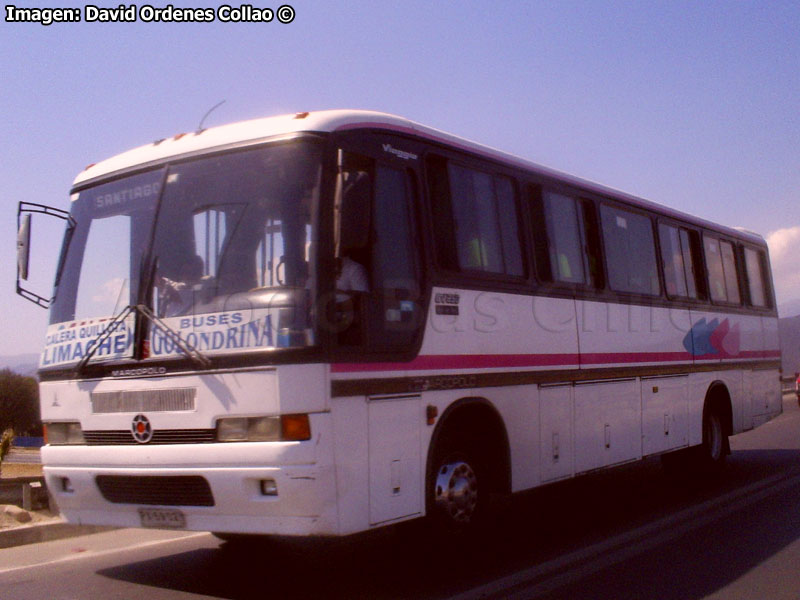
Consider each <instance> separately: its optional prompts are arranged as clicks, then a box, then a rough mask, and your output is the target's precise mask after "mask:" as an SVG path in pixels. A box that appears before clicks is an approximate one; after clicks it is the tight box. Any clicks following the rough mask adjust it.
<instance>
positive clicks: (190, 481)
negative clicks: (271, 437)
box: [43, 443, 338, 535]
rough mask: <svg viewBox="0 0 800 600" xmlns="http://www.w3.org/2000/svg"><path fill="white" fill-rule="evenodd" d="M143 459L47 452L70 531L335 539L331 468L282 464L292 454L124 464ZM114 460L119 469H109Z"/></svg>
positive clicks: (236, 449)
mask: <svg viewBox="0 0 800 600" xmlns="http://www.w3.org/2000/svg"><path fill="white" fill-rule="evenodd" d="M245 446H249V448H245ZM278 446H279V445H278ZM137 450H138V451H141V449H140V448H130V449H122V448H114V451H113V452H109V449H108V448H103V447H85V446H83V447H59V448H47V451H46V452H45V453H43V458H44V462H45V467H44V475H45V479H46V481H47V486H48V489H49V491H50V493H51V494H52V496H53V498H54V499H55V501H56V503H57V504H58V507H59V509H60V510H61V512H62V514H63V515H64V517H65V518H66V519H67V521H69V522H73V523H79V524H92V525H111V526H117V527H167V528H180V529H187V530H194V531H214V532H227V533H252V534H275V535H336V534H337V533H338V531H337V518H336V483H335V470H334V468H333V466H332V465H322V464H319V463H315V464H302V463H300V464H285V463H286V462H287V460H288V462H291V456H292V452H291V448H288V449H287V448H276V445H275V444H257V443H253V444H206V445H193V446H186V447H185V448H184V449H180V448H176V447H172V448H168V447H164V446H162V447H152V448H148V450H147V461H146V463H145V464H143V463H142V462H140V461H141V459H142V458H143V456H142V455H141V454H140V456H139V457H138V458H139V459H140V460H139V461H133V462H126V461H128V460H131V459H132V458H133V457H132V456H129V457H126V456H124V455H125V454H128V453H129V452H130V453H133V452H136V451H137ZM182 450H183V451H182ZM120 451H122V452H121V453H120ZM176 451H177V454H176ZM303 454H305V453H303V452H301V453H295V455H296V456H298V457H300V456H302V455H303ZM110 456H113V457H114V459H115V460H114V462H115V463H117V464H108V460H109V457H110ZM254 457H258V459H259V460H258V464H253V462H254ZM270 458H271V459H273V460H270ZM167 459H168V460H169V463H168V462H167ZM181 459H182V460H181ZM204 459H205V460H204ZM282 463H283V464H282ZM87 465H92V466H87ZM212 465H213V466H212Z"/></svg>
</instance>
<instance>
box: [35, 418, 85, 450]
mask: <svg viewBox="0 0 800 600" xmlns="http://www.w3.org/2000/svg"><path fill="white" fill-rule="evenodd" d="M44 439H45V443H47V444H50V445H52V446H64V445H67V444H85V443H86V442H85V441H84V439H83V430H82V429H81V424H80V423H78V422H72V423H44Z"/></svg>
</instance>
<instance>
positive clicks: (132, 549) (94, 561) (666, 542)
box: [0, 395, 800, 600]
mask: <svg viewBox="0 0 800 600" xmlns="http://www.w3.org/2000/svg"><path fill="white" fill-rule="evenodd" d="M784 410H785V412H784V414H783V415H782V416H781V417H780V418H779V419H776V420H775V421H773V422H771V423H769V424H767V425H765V426H763V427H761V428H759V429H758V430H755V431H752V432H749V433H746V434H742V435H739V436H737V437H735V438H732V440H731V445H732V447H733V449H734V454H733V455H732V456H731V457H729V461H728V468H727V470H726V473H725V474H724V476H723V477H721V478H705V479H702V480H698V479H686V478H682V477H670V476H667V475H665V474H664V473H663V471H662V470H661V468H660V464H659V461H658V460H646V461H643V462H639V463H636V464H633V465H628V466H625V467H622V468H619V469H616V470H614V471H611V472H605V473H598V474H594V475H590V476H586V477H583V478H579V479H577V480H574V481H570V482H567V483H562V484H559V485H554V486H550V487H547V488H544V489H540V490H536V491H534V492H532V493H528V494H525V495H524V496H521V497H517V498H515V499H514V500H513V501H512V502H511V503H510V504H509V505H508V506H507V507H506V508H505V511H504V513H503V516H502V517H501V518H499V519H498V522H497V523H496V524H495V526H494V529H493V530H492V531H490V532H487V533H486V534H485V535H483V536H481V538H480V539H478V540H476V541H475V542H474V543H473V544H467V543H465V541H460V542H452V541H450V542H440V541H438V540H435V539H433V540H431V539H430V538H429V537H425V536H423V535H422V534H421V533H420V531H418V529H417V528H416V527H405V528H400V529H397V530H393V531H389V532H382V533H381V534H379V535H372V536H362V537H359V538H356V539H346V540H336V541H326V542H314V543H309V542H291V541H282V540H271V541H266V542H262V543H254V544H248V545H235V544H227V543H222V542H219V541H218V540H217V539H216V538H214V537H212V536H211V535H209V534H197V533H173V532H164V531H141V530H119V531H112V532H107V533H102V534H95V535H92V536H86V537H81V538H72V539H69V540H60V541H56V542H48V543H44V544H36V545H31V546H21V547H18V548H11V549H7V550H0V598H3V599H4V600H5V599H32V600H33V599H36V600H41V599H42V598H48V599H52V600H67V599H69V600H75V599H83V598H120V599H131V598H147V599H148V600H157V599H167V598H169V599H177V598H181V599H184V598H225V599H240V598H281V599H282V598H348V599H355V598H370V599H372V598H456V599H458V600H468V599H473V598H483V599H485V600H489V599H492V600H494V599H500V598H503V599H505V598H548V599H553V598H564V599H570V600H572V599H576V600H581V599H590V598H591V599H598V598H609V599H611V598H613V599H614V600H624V599H634V598H636V599H640V598H648V599H650V598H658V599H661V600H695V599H701V598H724V599H735V598H747V599H753V598H758V599H760V598H770V599H781V598H792V599H797V598H800V577H798V576H797V575H796V573H797V571H798V568H799V567H798V565H800V409H798V406H797V403H796V400H795V399H794V397H793V396H788V395H787V396H785V397H784Z"/></svg>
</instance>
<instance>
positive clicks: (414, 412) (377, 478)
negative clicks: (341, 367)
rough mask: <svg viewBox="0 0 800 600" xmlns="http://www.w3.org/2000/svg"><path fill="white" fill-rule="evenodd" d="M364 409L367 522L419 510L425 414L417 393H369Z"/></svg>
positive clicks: (372, 522)
mask: <svg viewBox="0 0 800 600" xmlns="http://www.w3.org/2000/svg"><path fill="white" fill-rule="evenodd" d="M367 413H368V418H369V433H368V438H369V523H370V525H376V524H379V523H385V522H388V521H392V520H395V519H399V518H403V517H409V516H414V515H420V514H422V512H423V506H424V501H423V499H424V491H423V490H424V485H423V481H424V478H423V477H422V473H423V471H424V468H423V466H422V460H421V451H420V429H421V428H422V427H423V423H424V422H425V415H424V409H423V408H422V406H421V398H420V396H419V395H411V396H406V397H390V398H386V397H373V398H370V399H369V401H368V407H367Z"/></svg>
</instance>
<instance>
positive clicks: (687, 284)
mask: <svg viewBox="0 0 800 600" xmlns="http://www.w3.org/2000/svg"><path fill="white" fill-rule="evenodd" d="M658 239H659V241H660V242H661V260H662V263H663V265H664V285H665V286H666V291H667V295H668V296H670V297H672V298H695V299H697V298H698V297H699V295H698V291H697V281H696V275H695V273H696V272H697V270H698V269H696V268H695V264H694V262H695V254H694V253H693V252H692V244H691V237H690V233H689V231H687V230H686V229H683V228H682V227H681V228H678V227H674V226H672V225H664V224H660V225H659V226H658Z"/></svg>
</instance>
